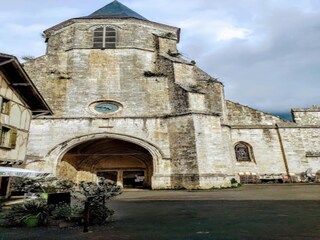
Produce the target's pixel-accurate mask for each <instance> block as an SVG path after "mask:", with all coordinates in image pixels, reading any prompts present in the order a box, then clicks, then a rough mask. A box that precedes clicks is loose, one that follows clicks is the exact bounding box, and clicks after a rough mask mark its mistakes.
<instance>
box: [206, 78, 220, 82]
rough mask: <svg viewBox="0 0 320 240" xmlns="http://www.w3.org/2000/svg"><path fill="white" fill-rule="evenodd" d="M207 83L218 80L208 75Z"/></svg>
mask: <svg viewBox="0 0 320 240" xmlns="http://www.w3.org/2000/svg"><path fill="white" fill-rule="evenodd" d="M207 82H208V83H215V82H218V79H217V78H213V77H210V78H209V79H208V80H207Z"/></svg>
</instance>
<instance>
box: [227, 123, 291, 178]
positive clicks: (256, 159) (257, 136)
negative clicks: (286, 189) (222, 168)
mask: <svg viewBox="0 0 320 240" xmlns="http://www.w3.org/2000/svg"><path fill="white" fill-rule="evenodd" d="M231 136H232V137H231V140H232V146H233V154H232V155H233V159H234V162H235V172H236V173H239V172H251V173H252V172H253V173H257V174H271V173H283V174H286V169H285V164H284V160H283V157H282V152H281V146H280V142H279V138H278V134H277V131H276V128H275V126H264V127H263V126H261V127H255V128H250V127H245V126H243V127H242V128H236V127H234V128H233V127H232V128H231ZM238 142H246V143H248V144H250V145H251V146H252V150H253V156H252V157H253V161H251V162H238V161H236V156H235V150H234V146H235V145H236V144H237V143H238Z"/></svg>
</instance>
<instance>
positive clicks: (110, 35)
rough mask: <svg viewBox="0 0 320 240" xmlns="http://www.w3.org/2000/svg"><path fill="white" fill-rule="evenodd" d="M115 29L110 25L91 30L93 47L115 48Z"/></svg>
mask: <svg viewBox="0 0 320 240" xmlns="http://www.w3.org/2000/svg"><path fill="white" fill-rule="evenodd" d="M116 40H117V37H116V30H115V29H113V28H110V27H99V28H97V29H96V30H94V32H93V48H108V49H112V48H116Z"/></svg>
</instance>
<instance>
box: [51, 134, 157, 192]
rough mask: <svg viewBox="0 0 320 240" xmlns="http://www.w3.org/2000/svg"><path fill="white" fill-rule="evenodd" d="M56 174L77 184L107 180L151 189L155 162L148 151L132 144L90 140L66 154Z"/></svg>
mask: <svg viewBox="0 0 320 240" xmlns="http://www.w3.org/2000/svg"><path fill="white" fill-rule="evenodd" d="M57 175H58V176H59V177H61V178H65V179H71V180H74V181H76V182H79V181H95V180H96V179H97V177H104V178H106V179H108V180H110V181H113V182H116V183H118V184H119V185H121V186H123V187H125V188H129V187H139V188H142V187H151V177H152V175H153V159H152V156H151V154H150V153H149V152H148V151H147V150H146V149H145V148H143V147H141V146H139V145H137V144H134V143H131V142H126V141H123V140H118V139H113V138H103V139H97V140H90V141H86V142H83V143H81V144H79V145H77V146H75V147H74V148H72V149H70V150H69V151H68V152H66V153H65V154H64V156H63V157H62V159H61V161H60V166H59V169H58V172H57Z"/></svg>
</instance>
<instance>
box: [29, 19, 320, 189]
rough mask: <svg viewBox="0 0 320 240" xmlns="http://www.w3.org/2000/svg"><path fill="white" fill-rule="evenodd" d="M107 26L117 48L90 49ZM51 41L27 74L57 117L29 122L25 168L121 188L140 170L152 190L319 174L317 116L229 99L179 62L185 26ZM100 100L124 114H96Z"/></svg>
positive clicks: (89, 26)
mask: <svg viewBox="0 0 320 240" xmlns="http://www.w3.org/2000/svg"><path fill="white" fill-rule="evenodd" d="M106 27H107V28H112V29H114V30H115V34H116V46H115V48H111V49H95V48H93V38H94V32H95V30H96V29H98V28H106ZM45 35H46V37H47V44H48V45H47V53H46V55H44V56H42V57H39V58H37V59H35V60H31V61H28V62H27V63H25V65H24V67H25V69H26V71H27V72H28V74H29V75H30V76H31V78H32V79H33V80H34V82H35V84H36V86H37V87H38V88H39V89H40V91H41V93H42V94H43V96H44V98H45V99H46V101H47V102H48V104H49V105H50V106H51V108H52V110H53V112H54V115H53V116H39V117H37V118H35V119H33V120H32V124H31V135H30V145H29V148H28V168H33V169H34V168H35V169H38V170H42V171H50V172H52V173H54V174H56V175H58V176H60V177H63V178H69V179H73V180H75V181H80V180H93V181H94V180H95V179H96V177H97V174H98V173H99V172H103V171H110V172H111V171H115V172H117V174H118V178H117V182H118V183H119V184H123V185H126V183H125V181H126V180H125V179H126V176H124V175H125V172H126V171H127V172H129V171H138V170H139V171H141V172H143V175H144V177H145V180H144V181H145V182H144V183H145V184H146V185H148V186H150V187H152V188H153V189H160V188H193V189H198V188H211V187H220V186H229V185H230V180H231V179H232V178H236V179H239V175H238V173H239V172H255V173H260V174H265V173H284V174H288V173H289V171H290V172H291V171H292V172H293V173H297V174H298V173H300V172H302V171H304V170H306V169H307V168H309V167H312V168H314V170H320V162H319V155H316V152H318V151H319V146H320V140H319V138H318V136H319V131H320V124H319V121H320V120H319V119H320V118H319V109H317V110H316V109H313V110H312V111H307V110H301V111H299V113H298V112H297V111H295V112H294V116H295V117H296V118H295V119H296V122H293V123H292V122H288V121H285V120H282V119H280V118H278V117H275V116H272V115H269V114H266V113H263V112H260V111H257V110H254V109H251V108H248V107H245V106H242V105H240V104H236V103H233V102H231V101H227V100H225V99H224V87H223V84H222V83H220V82H219V81H217V80H216V79H215V78H214V77H211V76H209V75H208V74H206V73H204V72H203V71H202V70H201V69H199V68H198V67H197V66H195V65H194V64H192V63H190V62H188V61H186V60H184V59H183V58H181V57H180V56H179V54H178V52H177V43H178V42H179V38H180V36H179V35H180V29H178V28H175V27H171V26H167V25H162V24H158V23H154V22H150V21H147V20H141V19H136V18H130V17H129V18H114V17H104V18H77V19H71V20H68V21H65V22H63V23H61V24H58V25H56V26H54V27H52V28H50V29H48V30H46V31H45ZM99 103H105V104H107V103H113V104H115V105H116V108H117V111H113V112H111V111H107V112H104V113H102V112H99V111H97V108H95V107H96V106H97V104H99ZM295 114H296V115H295ZM308 116H309V117H308ZM309 118H310V119H309ZM298 119H300V120H299V121H298ZM110 139H113V140H114V141H115V142H113V143H112V144H111V143H110V141H111V140H110ZM238 142H244V143H246V144H248V145H250V147H251V148H252V153H251V158H250V161H237V159H236V154H235V145H236V144H237V143H238ZM89 143H90V144H89ZM96 146H100V147H99V148H97V147H96ZM110 146H114V147H112V148H111V147H110ZM134 146H135V147H134ZM142 149H145V150H146V151H143V150H142ZM307 153H309V156H308V154H307ZM311 153H312V154H313V155H312V157H311V155H310V154H311ZM314 155H316V156H314ZM117 157H119V160H118V161H119V164H118V165H117ZM120 159H122V160H120ZM123 159H124V160H123ZM134 159H135V160H134ZM134 162H135V163H134ZM286 165H287V166H286ZM123 174H124V175H123ZM120 175H121V176H120ZM129 175H130V174H128V176H129ZM119 176H120V177H119ZM129 178H130V177H128V178H127V181H128V182H130V181H131V180H130V179H129ZM148 179H149V180H148ZM128 185H130V184H128Z"/></svg>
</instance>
